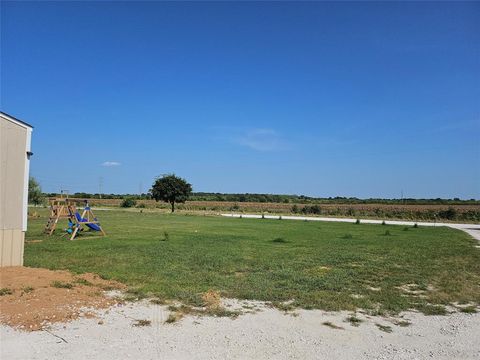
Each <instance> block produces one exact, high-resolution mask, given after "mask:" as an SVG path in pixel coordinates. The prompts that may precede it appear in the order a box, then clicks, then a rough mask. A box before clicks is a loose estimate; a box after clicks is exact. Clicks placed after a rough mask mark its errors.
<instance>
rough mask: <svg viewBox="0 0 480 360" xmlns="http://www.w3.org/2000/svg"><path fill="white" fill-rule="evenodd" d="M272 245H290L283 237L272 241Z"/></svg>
mask: <svg viewBox="0 0 480 360" xmlns="http://www.w3.org/2000/svg"><path fill="white" fill-rule="evenodd" d="M271 242H272V243H277V244H285V243H288V241H287V240H285V239H284V238H282V237H277V238H275V239H273V240H271Z"/></svg>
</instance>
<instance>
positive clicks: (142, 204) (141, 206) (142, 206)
mask: <svg viewBox="0 0 480 360" xmlns="http://www.w3.org/2000/svg"><path fill="white" fill-rule="evenodd" d="M146 207H147V205H145V204H144V203H141V204H138V205H137V208H139V209H145V208H146Z"/></svg>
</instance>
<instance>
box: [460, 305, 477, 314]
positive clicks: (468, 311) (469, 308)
mask: <svg viewBox="0 0 480 360" xmlns="http://www.w3.org/2000/svg"><path fill="white" fill-rule="evenodd" d="M460 311H461V312H462V313H465V314H475V313H476V312H477V309H476V308H475V306H467V307H464V308H461V309H460Z"/></svg>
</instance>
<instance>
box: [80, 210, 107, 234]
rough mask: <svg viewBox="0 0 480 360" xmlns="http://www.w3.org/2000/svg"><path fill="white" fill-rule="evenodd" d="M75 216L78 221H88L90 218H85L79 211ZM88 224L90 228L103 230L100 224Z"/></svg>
mask: <svg viewBox="0 0 480 360" xmlns="http://www.w3.org/2000/svg"><path fill="white" fill-rule="evenodd" d="M75 217H76V218H77V221H78V222H87V221H88V220H87V219H85V218H82V216H81V215H80V214H79V213H78V211H77V212H76V213H75ZM85 225H87V226H88V227H89V228H90V229H92V230H94V231H101V229H100V226H98V225H97V224H85Z"/></svg>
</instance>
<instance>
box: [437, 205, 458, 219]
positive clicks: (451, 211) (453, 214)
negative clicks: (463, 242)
mask: <svg viewBox="0 0 480 360" xmlns="http://www.w3.org/2000/svg"><path fill="white" fill-rule="evenodd" d="M438 216H439V217H440V218H442V219H447V220H455V219H456V218H457V210H456V209H455V208H453V207H449V208H448V209H447V210H442V211H439V212H438Z"/></svg>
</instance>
